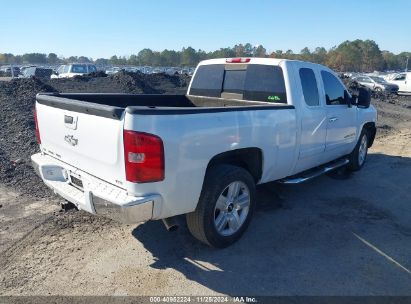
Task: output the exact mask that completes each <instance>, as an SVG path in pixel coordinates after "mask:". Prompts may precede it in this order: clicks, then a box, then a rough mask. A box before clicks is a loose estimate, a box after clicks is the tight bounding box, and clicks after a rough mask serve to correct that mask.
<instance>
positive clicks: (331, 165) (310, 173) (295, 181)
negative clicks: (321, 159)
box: [278, 158, 350, 184]
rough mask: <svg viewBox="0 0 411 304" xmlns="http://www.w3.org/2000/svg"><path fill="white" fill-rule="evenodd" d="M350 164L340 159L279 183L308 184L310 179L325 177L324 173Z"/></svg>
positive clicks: (346, 160)
mask: <svg viewBox="0 0 411 304" xmlns="http://www.w3.org/2000/svg"><path fill="white" fill-rule="evenodd" d="M349 162H350V161H349V160H348V159H346V158H344V159H340V160H337V161H334V162H331V163H328V164H325V165H323V166H320V167H318V168H316V169H311V170H308V171H305V172H302V173H300V174H298V175H294V176H290V177H286V178H284V179H281V180H279V181H278V182H279V183H282V184H300V183H303V182H306V181H308V180H310V179H313V178H315V177H317V176H320V175H323V174H324V173H327V172H330V171H333V170H335V169H338V168H340V167H342V166H345V165H347V164H348V163H349Z"/></svg>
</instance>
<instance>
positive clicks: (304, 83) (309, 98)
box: [299, 68, 320, 107]
mask: <svg viewBox="0 0 411 304" xmlns="http://www.w3.org/2000/svg"><path fill="white" fill-rule="evenodd" d="M299 74H300V81H301V87H302V89H303V95H304V100H305V103H306V104H307V105H308V106H310V107H313V106H319V105H320V97H319V94H318V86H317V80H316V79H315V74H314V71H313V70H312V69H310V68H301V69H300V72H299Z"/></svg>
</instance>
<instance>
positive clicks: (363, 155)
mask: <svg viewBox="0 0 411 304" xmlns="http://www.w3.org/2000/svg"><path fill="white" fill-rule="evenodd" d="M367 155H368V132H367V131H366V130H365V129H363V130H362V131H361V135H360V138H359V139H358V142H357V145H356V146H355V148H354V150H353V151H352V152H351V154H350V156H349V161H350V162H349V164H348V169H350V170H351V171H358V170H360V169H361V168H362V166H363V165H364V163H365V161H366V159H367Z"/></svg>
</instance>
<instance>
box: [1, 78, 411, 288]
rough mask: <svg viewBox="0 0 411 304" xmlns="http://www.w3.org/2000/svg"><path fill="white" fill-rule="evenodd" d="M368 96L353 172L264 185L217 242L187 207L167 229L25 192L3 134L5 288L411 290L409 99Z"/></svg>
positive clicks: (45, 193)
mask: <svg viewBox="0 0 411 304" xmlns="http://www.w3.org/2000/svg"><path fill="white" fill-rule="evenodd" d="M93 81H94V80H93ZM55 87H56V86H53V88H55ZM0 91H1V88H0ZM1 101H2V96H1V94H0V102H1ZM3 102H4V98H3ZM373 104H374V105H375V106H376V107H377V109H378V110H379V122H378V136H377V139H376V141H375V143H374V146H373V147H372V148H371V150H370V151H369V152H370V154H369V156H368V159H367V163H366V165H365V166H364V168H363V169H362V170H361V171H360V172H357V173H355V174H352V175H349V176H347V175H336V174H334V175H331V176H322V177H319V178H317V179H315V180H312V181H309V182H307V183H305V184H301V185H293V186H291V185H289V186H284V185H278V184H274V183H272V184H267V185H263V186H260V187H259V189H258V206H257V212H256V213H255V217H254V219H253V221H252V223H251V225H250V227H249V229H248V230H247V232H246V233H245V235H244V236H243V238H242V239H241V240H240V241H239V242H237V243H236V244H234V245H233V246H231V247H229V248H226V249H223V250H216V249H212V248H209V247H207V246H205V245H202V244H201V243H199V242H197V241H196V240H195V239H194V238H192V237H191V235H190V234H189V232H188V230H187V227H186V226H185V221H184V218H183V217H182V218H180V219H179V221H180V223H181V227H180V229H179V230H177V231H176V232H167V231H166V230H165V228H164V226H163V224H162V223H161V222H148V223H145V224H140V225H121V224H118V223H115V222H113V221H110V220H108V219H105V218H101V217H97V216H90V215H88V214H86V213H84V212H82V211H68V212H60V210H59V207H58V203H59V202H60V199H59V198H58V197H55V196H53V195H51V194H50V192H49V191H48V190H46V189H43V190H38V191H39V192H40V193H41V195H37V196H35V195H34V196H33V195H31V194H32V191H36V189H42V188H40V187H41V186H33V185H36V183H40V182H39V181H36V180H35V178H34V177H32V176H31V175H28V174H29V173H28V172H29V171H28V170H29V169H28V167H25V166H26V165H27V166H28V163H27V160H26V158H25V157H22V158H23V160H22V161H20V162H16V157H17V156H18V155H14V154H11V152H10V151H9V150H8V149H7V147H8V146H9V142H7V143H6V144H5V143H4V141H6V140H8V139H4V138H3V142H2V141H0V144H2V146H0V163H1V164H2V166H4V164H9V163H10V164H9V167H7V170H8V171H4V172H3V173H4V174H3V173H2V172H0V173H1V174H3V175H0V177H2V176H3V177H2V178H3V179H0V206H1V207H0V223H1V224H0V256H1V258H0V295H211V294H226V295H238V294H246V295H411V194H410V193H411V183H410V180H411V107H410V105H411V100H410V99H406V98H402V99H395V100H390V101H381V100H374V101H373ZM0 111H1V109H0ZM0 115H1V112H0ZM9 119H10V118H9ZM11 125H13V124H12V122H11ZM3 130H6V129H4V128H3ZM3 130H2V132H3ZM2 134H4V133H2ZM17 144H19V143H17ZM30 148H31V145H28V146H27V149H30ZM2 149H3V154H2V153H1V151H2ZM33 149H34V148H33ZM28 154H29V152H27V155H28ZM2 155H3V156H2ZM10 155H11V157H10ZM1 157H3V160H2V159H1ZM20 166H22V167H23V169H19V168H20ZM19 170H20V171H19ZM22 172H23V173H22ZM11 175H17V176H21V177H22V180H24V176H28V178H30V179H33V181H32V182H30V183H29V186H30V187H35V188H34V189H30V191H24V185H22V183H20V182H19V183H17V184H16V183H14V182H13V181H11V180H13V179H12V178H10V176H11ZM7 176H8V177H9V178H8V179H7V178H6V177H7ZM36 187H39V188H36ZM22 189H23V190H22Z"/></svg>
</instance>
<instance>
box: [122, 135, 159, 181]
mask: <svg viewBox="0 0 411 304" xmlns="http://www.w3.org/2000/svg"><path fill="white" fill-rule="evenodd" d="M123 139H124V159H125V166H126V180H127V181H129V182H133V183H148V182H158V181H162V180H163V179H164V147H163V141H162V140H161V138H160V137H158V136H156V135H153V134H148V133H143V132H136V131H129V130H124V133H123Z"/></svg>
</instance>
